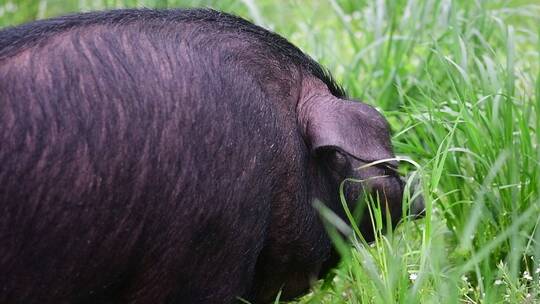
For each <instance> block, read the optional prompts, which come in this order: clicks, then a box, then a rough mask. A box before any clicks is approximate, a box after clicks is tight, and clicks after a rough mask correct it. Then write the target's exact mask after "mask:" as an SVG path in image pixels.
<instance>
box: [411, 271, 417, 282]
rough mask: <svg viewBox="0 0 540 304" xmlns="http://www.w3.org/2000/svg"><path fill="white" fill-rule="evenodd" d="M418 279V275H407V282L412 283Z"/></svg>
mask: <svg viewBox="0 0 540 304" xmlns="http://www.w3.org/2000/svg"><path fill="white" fill-rule="evenodd" d="M417 278H418V275H417V274H416V273H414V272H413V273H411V274H409V280H411V281H414V280H416V279H417Z"/></svg>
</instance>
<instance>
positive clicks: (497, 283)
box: [493, 279, 503, 286]
mask: <svg viewBox="0 0 540 304" xmlns="http://www.w3.org/2000/svg"><path fill="white" fill-rule="evenodd" d="M502 283H503V281H502V280H499V279H497V280H495V282H493V284H495V285H497V286H498V285H501V284H502Z"/></svg>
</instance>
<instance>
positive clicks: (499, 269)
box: [0, 0, 540, 303]
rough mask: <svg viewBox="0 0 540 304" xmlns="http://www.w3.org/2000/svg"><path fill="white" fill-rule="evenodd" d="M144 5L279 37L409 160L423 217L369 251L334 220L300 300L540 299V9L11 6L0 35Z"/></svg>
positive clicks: (426, 0)
mask: <svg viewBox="0 0 540 304" xmlns="http://www.w3.org/2000/svg"><path fill="white" fill-rule="evenodd" d="M3 1H5V0H3ZM15 3H17V4H15ZM137 4H139V6H141V5H142V6H146V7H165V6H170V7H177V6H182V7H184V6H212V7H215V8H218V9H222V10H225V11H228V12H233V13H235V14H239V15H241V16H244V17H246V18H248V19H251V20H253V21H254V22H256V23H258V24H261V25H263V26H266V27H268V28H271V29H273V30H274V31H276V32H278V33H280V34H281V35H283V36H285V37H287V38H288V39H289V40H290V41H292V42H293V43H295V44H296V45H298V46H299V47H301V48H302V49H303V50H305V51H306V52H307V53H308V54H310V55H312V56H313V57H314V58H315V59H317V60H318V61H319V62H321V63H322V64H324V65H325V66H326V67H328V68H329V69H330V70H331V71H332V72H333V74H334V75H335V76H336V78H337V79H338V80H339V81H340V82H342V83H343V84H344V86H345V87H346V88H347V90H348V92H349V93H350V95H351V96H355V97H358V98H360V99H362V100H363V101H365V102H367V103H370V104H373V105H375V106H377V107H379V108H380V109H382V110H383V111H384V112H385V115H386V117H387V118H388V119H389V121H390V123H391V125H392V128H393V130H394V136H393V143H394V146H395V150H396V152H397V154H398V155H400V156H401V157H402V158H408V159H412V160H414V161H411V162H404V165H403V167H402V170H403V171H404V172H409V173H411V172H413V173H414V174H416V175H417V176H418V177H419V178H420V179H421V181H422V186H423V195H424V197H425V199H426V204H427V210H426V217H425V218H424V219H423V220H420V221H416V222H411V221H408V220H407V221H405V222H404V223H403V224H402V225H400V226H399V227H398V228H397V229H396V230H395V231H390V232H387V231H386V230H384V231H379V235H380V237H379V238H378V239H377V241H376V242H375V243H373V244H371V245H367V244H365V243H364V242H363V241H362V238H361V237H359V235H358V233H356V232H355V231H356V230H355V229H354V226H355V224H354V222H353V223H350V222H348V223H347V225H348V226H350V227H352V228H353V229H349V228H348V227H343V223H341V225H337V227H339V228H340V229H342V230H348V231H349V230H350V231H352V234H351V237H350V240H349V241H348V242H344V241H343V240H342V239H340V237H338V236H337V235H339V234H337V233H336V230H335V228H334V227H336V225H334V224H336V223H335V220H333V221H332V220H331V221H329V225H328V226H329V231H330V232H331V234H332V235H334V239H335V242H336V247H337V248H338V250H339V251H340V252H341V254H342V255H343V261H342V263H341V265H340V267H339V268H337V269H336V270H335V271H334V273H333V274H334V275H333V276H331V277H328V278H327V279H326V280H324V281H321V282H319V283H318V284H317V285H316V287H315V288H314V290H313V292H312V293H310V294H309V295H307V296H305V297H304V298H302V299H300V300H298V303H537V302H538V303H540V278H539V277H540V263H539V262H540V229H538V230H537V227H538V225H539V223H540V195H539V193H540V146H539V145H538V144H539V142H540V133H539V132H538V130H539V129H540V117H539V113H540V56H539V51H540V41H539V32H540V3H538V2H536V1H534V0H529V1H517V0H516V1H512V0H506V1H504V0H493V1H480V0H477V1H472V0H461V1H457V0H456V1H447V0H408V1H391V0H377V1H353V0H341V1H338V0H319V1H299V0H297V1H280V2H276V1H271V0H263V1H255V0H252V1H249V0H245V1H232V0H231V1H229V0H225V1H190V2H184V1H176V0H174V1H167V0H155V1H136V0H98V1H90V0H88V1H85V0H80V1H58V0H57V1H53V0H49V1H44V0H41V1H34V0H23V1H13V0H11V1H9V0H8V1H7V2H0V26H6V25H10V24H17V23H21V22H24V21H28V20H32V19H36V18H43V17H48V16H54V15H58V14H61V13H65V12H69V11H81V10H92V9H101V8H105V7H120V6H136V5H137ZM322 211H323V215H326V216H327V217H326V218H329V219H332V217H331V216H329V215H328V212H327V211H325V210H322ZM374 213H375V214H374V216H375V218H378V219H379V221H380V219H381V218H384V217H385V216H384V215H381V214H377V212H376V211H375V212H374ZM377 229H378V228H377ZM381 232H386V233H385V234H382V233H381ZM535 257H536V258H535Z"/></svg>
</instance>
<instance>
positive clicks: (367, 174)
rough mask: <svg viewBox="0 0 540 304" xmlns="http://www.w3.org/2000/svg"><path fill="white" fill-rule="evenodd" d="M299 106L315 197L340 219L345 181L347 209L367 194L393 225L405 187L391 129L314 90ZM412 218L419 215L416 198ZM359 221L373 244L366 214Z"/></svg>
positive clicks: (375, 116) (362, 108) (354, 105)
mask: <svg viewBox="0 0 540 304" xmlns="http://www.w3.org/2000/svg"><path fill="white" fill-rule="evenodd" d="M302 95H303V96H302V98H303V99H302V100H300V103H299V122H300V125H301V128H302V131H303V132H304V134H303V135H304V139H305V140H306V142H307V145H308V147H309V149H310V150H311V151H310V154H311V155H312V157H313V158H314V159H315V163H316V167H317V169H316V172H317V173H316V175H317V178H316V179H315V181H314V183H315V185H314V188H315V189H316V190H314V191H316V192H315V193H313V195H314V196H315V198H318V199H320V200H321V201H323V202H325V203H326V204H327V205H329V207H331V208H332V209H334V211H335V212H336V213H337V214H338V215H341V216H342V217H343V216H344V213H343V208H342V207H341V202H340V201H339V185H340V184H341V183H342V182H343V181H344V180H345V179H353V180H356V181H351V182H346V183H345V184H344V195H345V198H346V200H347V202H348V204H349V208H350V209H351V210H353V209H355V208H357V207H363V206H357V204H356V203H357V202H358V201H359V198H361V196H363V195H366V194H368V195H371V197H372V198H374V199H378V201H379V203H380V205H381V207H382V212H383V217H385V215H386V214H389V215H390V218H391V223H387V224H391V225H393V226H394V225H396V224H397V223H398V221H399V220H400V219H401V217H402V199H403V190H404V182H403V181H402V180H401V178H400V177H399V175H398V173H397V171H396V169H397V165H398V164H397V161H395V160H392V159H393V158H395V156H394V154H393V152H392V146H391V142H390V132H389V126H388V123H387V121H386V120H385V118H384V117H383V116H382V115H381V114H380V113H379V112H378V111H377V110H375V109H374V108H373V107H371V106H369V105H367V104H364V103H362V102H358V101H352V100H346V99H342V98H338V97H335V96H334V95H332V94H330V93H329V92H327V91H326V90H324V89H323V90H317V89H314V88H313V87H312V88H311V90H310V91H304V93H303V94H302ZM413 204H414V205H415V206H411V208H410V210H411V213H418V212H419V210H423V202H422V200H421V199H417V200H416V201H415V202H414V203H413ZM363 214H364V215H363V216H362V217H361V218H358V219H357V220H358V221H359V224H360V226H361V229H362V233H363V234H364V237H365V238H366V240H367V241H371V240H373V237H374V235H373V228H372V227H373V226H372V223H371V220H370V216H369V215H368V212H367V210H364V212H363Z"/></svg>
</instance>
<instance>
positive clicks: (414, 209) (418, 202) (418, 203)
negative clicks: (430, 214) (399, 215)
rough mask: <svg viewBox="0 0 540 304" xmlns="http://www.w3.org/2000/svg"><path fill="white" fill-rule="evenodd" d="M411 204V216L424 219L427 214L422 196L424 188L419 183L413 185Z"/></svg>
mask: <svg viewBox="0 0 540 304" xmlns="http://www.w3.org/2000/svg"><path fill="white" fill-rule="evenodd" d="M411 189H412V191H411V192H412V195H411V202H410V204H409V215H410V216H412V217H413V218H415V219H417V218H422V217H424V215H425V213H426V204H425V201H424V197H423V196H422V188H421V186H420V183H419V182H418V181H416V182H414V183H413V184H412V187H411Z"/></svg>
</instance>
